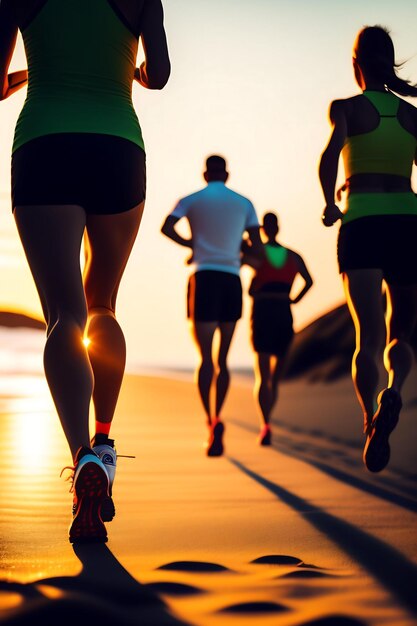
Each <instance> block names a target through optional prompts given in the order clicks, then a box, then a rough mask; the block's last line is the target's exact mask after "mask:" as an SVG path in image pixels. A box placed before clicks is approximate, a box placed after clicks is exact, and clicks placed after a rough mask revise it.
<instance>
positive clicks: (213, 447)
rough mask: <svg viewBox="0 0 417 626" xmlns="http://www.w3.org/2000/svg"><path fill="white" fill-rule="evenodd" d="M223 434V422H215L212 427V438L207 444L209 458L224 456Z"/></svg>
mask: <svg viewBox="0 0 417 626" xmlns="http://www.w3.org/2000/svg"><path fill="white" fill-rule="evenodd" d="M223 433H224V424H223V422H221V421H220V420H215V422H213V424H212V425H211V427H210V436H209V440H208V442H207V452H206V454H207V456H221V455H222V454H223V452H224V447H223Z"/></svg>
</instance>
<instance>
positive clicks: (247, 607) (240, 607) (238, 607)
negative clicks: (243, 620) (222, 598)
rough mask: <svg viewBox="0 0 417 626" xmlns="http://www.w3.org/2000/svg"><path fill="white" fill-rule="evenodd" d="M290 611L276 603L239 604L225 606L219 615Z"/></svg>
mask: <svg viewBox="0 0 417 626" xmlns="http://www.w3.org/2000/svg"><path fill="white" fill-rule="evenodd" d="M290 610H291V609H289V607H287V606H285V605H284V604H277V603H276V602H241V603H239V604H231V605H230V606H226V607H224V608H223V609H220V611H219V613H234V614H239V615H244V614H245V613H250V614H254V613H255V614H260V613H284V612H285V611H290Z"/></svg>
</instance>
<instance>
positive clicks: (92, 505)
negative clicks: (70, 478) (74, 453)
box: [69, 462, 109, 543]
mask: <svg viewBox="0 0 417 626" xmlns="http://www.w3.org/2000/svg"><path fill="white" fill-rule="evenodd" d="M108 484H109V480H108V477H107V473H106V472H105V470H104V469H102V468H101V467H100V466H99V465H98V464H97V463H93V462H88V463H86V464H85V465H84V466H83V467H82V468H81V470H80V472H79V474H78V476H77V479H76V481H75V487H74V488H75V493H76V496H77V510H76V512H75V515H74V519H73V521H72V524H71V527H70V531H69V540H70V543H106V542H107V531H106V527H105V526H104V524H103V519H102V517H101V507H102V504H103V502H104V500H105V499H106V498H108V497H109V496H108Z"/></svg>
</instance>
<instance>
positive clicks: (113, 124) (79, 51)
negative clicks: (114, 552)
mask: <svg viewBox="0 0 417 626" xmlns="http://www.w3.org/2000/svg"><path fill="white" fill-rule="evenodd" d="M19 30H20V32H21V33H22V36H23V40H24V44H25V51H26V56H27V62H28V73H26V72H25V71H23V72H17V73H14V74H8V68H9V65H10V61H11V58H12V56H13V51H14V48H15V43H16V37H17V33H18V31H19ZM139 38H140V39H141V40H142V44H143V49H144V52H145V61H144V63H142V65H141V66H140V68H136V57H137V51H138V42H139ZM169 73H170V62H169V56H168V50H167V43H166V37H165V31H164V26H163V9H162V5H161V2H160V0H88V2H86V0H71V2H67V1H65V0H2V2H1V4H0V81H1V83H0V88H1V98H2V99H5V98H7V97H9V96H10V95H12V94H13V93H14V92H15V91H17V90H18V89H19V88H21V87H23V86H24V85H25V84H26V82H27V81H28V94H27V98H26V101H25V104H24V106H23V109H22V111H21V114H20V117H19V119H18V122H17V125H16V129H15V137H14V144H13V153H12V207H13V213H14V217H15V221H16V224H17V228H18V231H19V235H20V238H21V241H22V244H23V247H24V250H25V253H26V257H27V260H28V263H29V265H30V269H31V271H32V275H33V278H34V281H35V283H36V287H37V290H38V293H39V297H40V300H41V304H42V309H43V312H44V316H45V320H46V324H47V340H46V346H45V352H44V366H45V374H46V378H47V381H48V385H49V388H50V390H51V394H52V397H53V400H54V402H55V406H56V409H57V412H58V415H59V418H60V420H61V423H62V427H63V430H64V433H65V435H66V438H67V441H68V444H69V447H70V450H71V453H72V456H73V461H74V476H73V491H74V503H73V506H74V510H73V522H72V525H71V528H70V533H69V539H70V541H71V542H80V541H107V533H106V528H105V526H104V524H103V521H110V520H111V519H112V517H113V515H114V506H113V501H112V499H111V487H112V483H113V480H114V472H115V463H116V452H115V449H114V441H113V440H112V439H109V432H110V425H111V421H112V419H113V414H114V410H115V407H116V402H117V398H118V395H119V390H120V386H121V383H122V379H123V374H124V367H125V355H126V347H125V340H124V337H123V333H122V330H121V328H120V326H119V325H118V322H117V320H116V316H115V308H116V297H117V292H118V288H119V284H120V280H121V278H122V275H123V272H124V269H125V266H126V263H127V261H128V258H129V255H130V252H131V249H132V246H133V244H134V241H135V238H136V235H137V232H138V229H139V224H140V221H141V217H142V212H143V208H144V201H145V183H146V178H145V152H144V144H143V139H142V134H141V129H140V126H139V122H138V119H137V116H136V113H135V111H134V108H133V104H132V83H133V80H134V79H135V80H136V81H137V82H139V83H140V84H141V85H142V86H143V87H145V88H148V89H161V88H162V87H163V86H164V85H165V84H166V82H167V80H168V77H169ZM83 238H84V243H85V252H86V259H85V268H84V275H83V276H82V273H81V269H80V262H79V259H80V248H81V243H82V240H83ZM87 334H88V340H89V342H90V344H89V348H88V350H87V347H86V345H85V343H87V341H83V340H85V338H86V335H87ZM91 398H92V399H93V402H94V408H95V419H96V433H95V436H94V437H93V440H92V441H91V442H90V436H89V428H88V421H89V406H90V400H91Z"/></svg>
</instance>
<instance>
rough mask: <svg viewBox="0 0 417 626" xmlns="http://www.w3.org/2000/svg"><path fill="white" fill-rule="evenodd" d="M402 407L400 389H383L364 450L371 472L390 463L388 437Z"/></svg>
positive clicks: (366, 463)
mask: <svg viewBox="0 0 417 626" xmlns="http://www.w3.org/2000/svg"><path fill="white" fill-rule="evenodd" d="M401 407H402V401H401V396H400V394H399V393H398V391H396V390H395V389H391V388H388V389H384V390H383V391H381V393H380V394H379V396H378V409H377V411H376V413H375V415H374V417H373V420H372V425H371V430H370V432H369V433H368V436H367V438H366V443H365V448H364V451H363V461H364V463H365V465H366V467H367V469H368V470H369V471H370V472H380V471H381V470H383V469H384V467H386V466H387V465H388V462H389V459H390V454H391V450H390V446H389V442H388V439H389V436H390V434H391V433H392V431H393V430H394V428H395V427H396V425H397V424H398V418H399V415H400V411H401Z"/></svg>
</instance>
